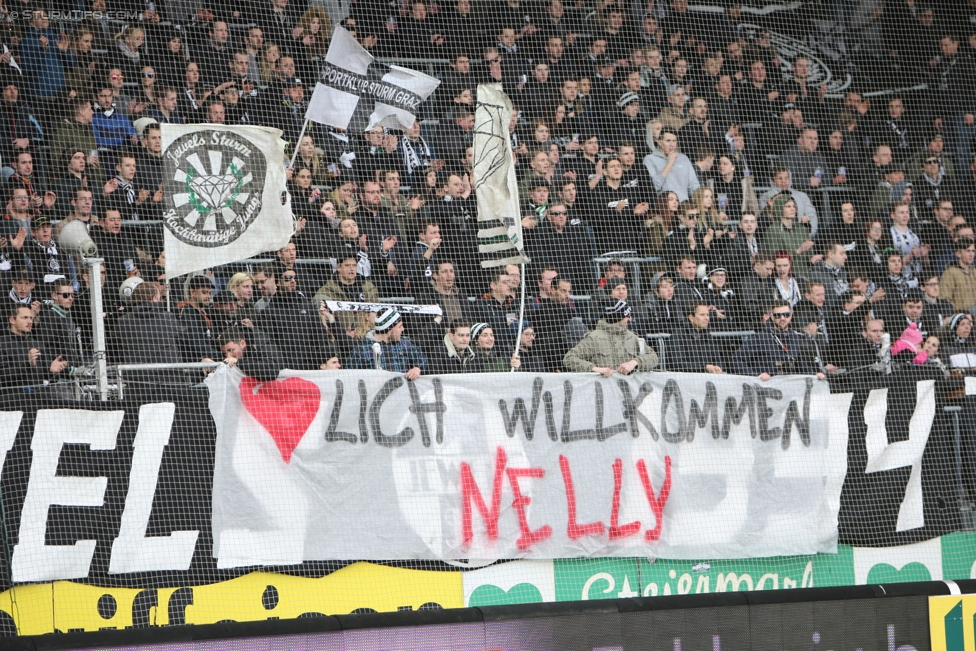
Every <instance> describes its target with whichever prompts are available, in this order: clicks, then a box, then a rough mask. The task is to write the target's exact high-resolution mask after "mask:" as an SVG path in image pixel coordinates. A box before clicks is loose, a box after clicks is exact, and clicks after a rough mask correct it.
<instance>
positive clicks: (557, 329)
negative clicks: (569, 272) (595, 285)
mask: <svg viewBox="0 0 976 651" xmlns="http://www.w3.org/2000/svg"><path fill="white" fill-rule="evenodd" d="M572 287H573V283H572V282H571V281H570V280H569V279H568V278H560V277H559V276H556V277H555V278H553V279H552V289H551V290H550V291H549V298H543V299H541V300H540V301H539V303H538V305H537V307H536V309H535V310H534V311H533V312H532V322H533V323H534V324H535V336H536V341H535V348H536V352H537V354H538V355H539V356H540V357H541V358H542V362H543V364H545V367H546V370H547V371H549V372H550V373H558V372H559V371H560V370H561V369H562V362H563V357H565V356H566V353H568V352H569V349H570V348H572V346H570V345H569V343H568V342H567V340H566V337H565V334H564V330H565V328H566V325H567V324H568V323H569V322H570V320H572V319H573V318H574V317H576V310H575V309H574V308H573V306H572V303H571V302H570V299H569V294H570V291H571V290H572Z"/></svg>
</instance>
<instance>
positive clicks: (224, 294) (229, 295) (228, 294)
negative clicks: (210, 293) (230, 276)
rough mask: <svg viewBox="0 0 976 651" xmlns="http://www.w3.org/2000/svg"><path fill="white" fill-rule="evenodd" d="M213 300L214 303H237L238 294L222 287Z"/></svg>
mask: <svg viewBox="0 0 976 651" xmlns="http://www.w3.org/2000/svg"><path fill="white" fill-rule="evenodd" d="M213 302H214V305H218V304H228V303H237V296H235V295H234V292H232V291H230V290H227V289H222V290H220V291H219V292H217V294H216V295H215V296H214V297H213Z"/></svg>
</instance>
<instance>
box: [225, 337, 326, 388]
mask: <svg viewBox="0 0 976 651" xmlns="http://www.w3.org/2000/svg"><path fill="white" fill-rule="evenodd" d="M217 345H218V346H220V350H221V351H222V352H223V353H224V363H225V364H227V365H228V366H231V367H234V366H236V367H237V368H238V369H239V370H240V371H241V373H243V374H244V375H246V376H248V377H253V378H254V379H256V380H261V381H262V382H273V381H274V380H276V379H278V374H279V373H280V372H281V369H282V368H284V364H283V359H282V356H281V352H280V351H279V350H278V348H277V347H276V346H275V345H274V344H273V343H271V342H270V341H268V340H267V339H266V338H265V337H260V336H257V335H256V333H254V332H245V331H244V330H242V329H239V328H229V329H228V330H225V331H223V332H221V333H220V336H219V337H218V338H217ZM329 362H330V363H331V366H329V367H328V368H335V369H337V368H339V367H340V366H341V365H340V364H339V358H338V357H336V358H333V359H331V360H329ZM323 366H324V365H323Z"/></svg>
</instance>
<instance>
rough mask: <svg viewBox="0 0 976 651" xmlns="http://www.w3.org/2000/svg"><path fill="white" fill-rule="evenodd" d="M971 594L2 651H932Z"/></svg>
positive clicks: (298, 627)
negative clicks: (937, 630) (934, 612)
mask: <svg viewBox="0 0 976 651" xmlns="http://www.w3.org/2000/svg"><path fill="white" fill-rule="evenodd" d="M960 589H961V590H962V592H963V593H966V592H967V591H970V590H973V589H976V581H962V582H959V584H955V585H954V586H953V587H952V588H950V586H949V585H947V584H946V583H942V582H932V583H908V584H898V585H886V586H872V587H859V588H825V589H811V590H804V591H801V592H790V593H777V594H775V595H774V594H772V593H766V594H728V595H709V596H684V597H660V598H655V599H621V600H609V601H603V602H596V603H582V602H581V603H574V604H544V605H543V604H540V605H520V606H508V607H487V608H468V609H458V610H442V611H427V612H418V613H388V614H376V615H341V616H332V617H316V618H311V619H305V620H294V621H287V622H273V621H268V622H260V623H258V622H255V623H243V624H236V623H233V624H215V625H205V626H193V627H167V628H163V629H157V630H153V631H139V630H130V631H106V632H102V633H91V634H67V635H58V636H43V637H33V638H32V637H25V638H20V639H18V640H16V641H13V640H12V641H10V643H9V644H8V645H7V647H6V648H9V649H11V650H20V649H24V650H28V649H29V650H31V651H35V650H38V651H39V650H42V649H50V650H52V651H53V650H57V649H71V648H94V647H106V646H111V647H112V648H114V649H118V650H126V651H127V650H128V649H135V648H139V649H142V650H144V651H155V650H156V649H164V648H165V649H167V650H169V651H195V650H197V649H208V650H211V651H238V650H245V649H294V648H315V649H328V650H329V651H359V650H362V651H365V650H366V649H370V650H372V651H385V650H387V649H390V650H393V649H397V650H400V651H432V650H433V649H440V648H445V647H449V648H452V649H456V650H458V651H469V650H470V651H483V650H485V649H506V650H509V651H591V650H596V649H619V650H620V651H678V650H679V649H680V650H684V651H709V650H710V651H720V650H722V649H726V650H733V649H736V650H743V651H751V650H755V651H764V650H768V649H852V650H853V649H862V650H863V651H875V650H877V651H885V650H887V651H891V650H892V649H900V650H901V651H912V650H914V651H929V649H930V648H931V646H930V639H929V636H930V631H929V607H928V598H929V596H934V595H948V594H950V592H952V591H955V594H958V593H959V592H958V591H959V590H960Z"/></svg>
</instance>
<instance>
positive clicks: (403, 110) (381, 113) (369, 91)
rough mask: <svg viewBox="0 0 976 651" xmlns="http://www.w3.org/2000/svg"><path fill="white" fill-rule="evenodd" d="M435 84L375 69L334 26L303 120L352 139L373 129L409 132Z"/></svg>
mask: <svg viewBox="0 0 976 651" xmlns="http://www.w3.org/2000/svg"><path fill="white" fill-rule="evenodd" d="M440 83H441V82H440V80H439V79H437V78H436V77H431V76H430V75H425V74H424V73H422V72H417V71H416V70H410V69H408V68H401V67H400V66H388V65H385V64H383V63H377V62H376V61H375V60H374V59H373V55H372V54H370V53H369V52H367V51H366V49H365V48H364V47H363V46H362V45H360V44H359V42H358V41H357V40H356V38H355V37H354V36H353V35H352V34H350V33H349V32H347V31H346V30H344V29H343V28H342V27H339V26H338V25H337V26H336V28H335V29H334V30H333V31H332V41H331V43H329V51H328V52H326V54H325V61H324V62H323V63H322V73H321V74H320V75H319V78H318V83H316V84H315V92H314V93H312V99H311V100H309V102H308V110H307V111H306V112H305V119H306V120H311V121H312V122H318V123H319V124H328V125H331V126H333V127H338V128H340V129H347V130H349V131H352V132H354V133H360V132H362V131H366V130H367V129H371V128H372V127H375V126H377V125H379V126H383V127H387V128H390V129H409V128H410V127H412V126H413V123H414V120H415V119H416V115H417V110H418V109H419V108H420V104H421V103H422V102H423V101H424V100H425V99H427V98H428V97H430V94H431V93H433V92H434V90H435V89H436V88H437V86H439V85H440Z"/></svg>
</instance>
